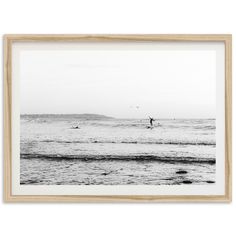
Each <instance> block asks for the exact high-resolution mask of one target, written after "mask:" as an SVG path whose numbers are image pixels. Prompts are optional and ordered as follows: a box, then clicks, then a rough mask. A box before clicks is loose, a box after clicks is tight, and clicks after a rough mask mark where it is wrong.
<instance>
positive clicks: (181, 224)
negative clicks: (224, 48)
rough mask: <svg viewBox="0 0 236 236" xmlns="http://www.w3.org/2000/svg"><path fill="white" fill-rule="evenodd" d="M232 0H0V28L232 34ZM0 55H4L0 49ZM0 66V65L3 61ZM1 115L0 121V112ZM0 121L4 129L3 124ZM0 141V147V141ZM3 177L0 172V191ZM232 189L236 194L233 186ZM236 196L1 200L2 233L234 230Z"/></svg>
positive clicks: (211, 232) (216, 232)
mask: <svg viewBox="0 0 236 236" xmlns="http://www.w3.org/2000/svg"><path fill="white" fill-rule="evenodd" d="M234 2H235V1H234V0H231V1H229V0H224V1H223V0H221V1H217V0H214V1H213V0H212V1H211V0H198V1H189V0H178V1H176V0H172V1H170V0H165V1H160V0H153V1H149V0H143V1H138V0H134V1H131V0H130V1H129V0H117V1H112V0H99V1H97V0H94V1H91V0H86V1H82V0H81V1H80V0H75V1H70V0H62V1H58V0H56V1H53V0H40V1H32V0H21V1H18V0H14V1H13V0H1V1H0V33H1V35H2V34H6V33H32V34H33V33H159V34H160V33H231V34H233V35H234V34H235V33H236V28H235V21H236V15H235V9H236V6H234V5H236V3H235V4H234ZM1 40H2V38H1ZM234 41H235V40H234ZM234 52H235V49H234ZM233 55H234V53H233ZM0 58H1V59H0V60H2V57H0ZM0 66H1V68H2V61H1V62H0ZM1 85H2V80H1ZM234 87H235V83H234ZM1 92H2V90H1ZM1 97H2V96H1ZM233 104H234V107H235V104H236V102H235V101H233ZM1 106H2V103H1ZM0 119H1V122H2V116H1V117H0ZM0 127H1V129H2V125H1V126H0ZM234 130H235V127H234ZM0 145H1V150H2V142H1V144H0ZM234 163H235V162H233V164H234ZM2 164H3V163H2V162H1V168H0V171H1V174H0V175H1V176H2V169H3V165H2ZM234 166H235V164H234ZM234 169H235V168H234ZM233 181H234V180H233ZM2 184H3V181H2V180H1V181H0V185H1V186H0V189H1V191H2V189H3V187H2ZM233 194H234V195H235V191H234V188H233ZM1 198H2V192H1ZM234 201H235V199H234V198H233V203H231V204H202V203H198V204H192V203H191V204H190V203H188V204H183V203H182V204H173V203H172V204H5V203H3V202H2V200H1V201H0V204H1V205H0V234H1V235H4V236H5V235H9V236H11V235H19V236H20V235H24V236H28V235H36V236H37V235H40V236H41V235H57V236H59V235H103V236H105V235H181V236H184V235H193V236H195V235H198V236H199V235H222V234H224V235H235V232H236V227H235V218H236V217H235V216H236V203H235V202H234Z"/></svg>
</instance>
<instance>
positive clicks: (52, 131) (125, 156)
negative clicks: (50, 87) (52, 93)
mask: <svg viewBox="0 0 236 236" xmlns="http://www.w3.org/2000/svg"><path fill="white" fill-rule="evenodd" d="M215 147H216V140H215V119H160V120H156V121H155V122H154V126H153V127H150V125H149V120H148V119H114V118H109V117H104V116H97V115H90V114H88V115H86V114H85V115H82V116H81V115H21V132H20V151H21V172H20V180H21V184H38V185H45V184H51V185H61V184H64V185H91V184H94V185H101V184H104V185H124V184H140V185H141V184H150V185H160V184H164V185H175V184H214V182H215V162H216V159H215V155H216V153H215V151H216V148H215Z"/></svg>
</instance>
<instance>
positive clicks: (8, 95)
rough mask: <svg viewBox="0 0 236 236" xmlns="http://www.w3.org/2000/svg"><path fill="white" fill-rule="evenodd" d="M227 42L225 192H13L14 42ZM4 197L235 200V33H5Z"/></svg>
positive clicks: (32, 199) (28, 199) (19, 199)
mask: <svg viewBox="0 0 236 236" xmlns="http://www.w3.org/2000/svg"><path fill="white" fill-rule="evenodd" d="M43 41H46V42H81V41H85V42H120V41H125V42H128V41H130V42H131V43H132V42H137V41H154V42H155V41H176V42H219V41H221V42H224V43H225V195H220V196H219V195H191V196H189V195H155V196H153V195H152V196H148V195H142V196H141V195H132V196H131V195H122V196H121V195H119V196H118V195H109V196H91V195H89V196H82V195H34V196H33V195H27V196H26V195H15V196H14V195H12V191H11V190H12V169H11V168H12V164H11V163H12V122H11V119H12V113H11V111H12V65H11V60H12V43H13V42H43ZM4 200H5V202H231V201H232V36H231V35H229V34H215V35H202V34H198V35H192V34H188V35H184V34H178V35H169V34H166V35H29V34H28V35H24V34H21V35H17V34H11V35H5V36H4Z"/></svg>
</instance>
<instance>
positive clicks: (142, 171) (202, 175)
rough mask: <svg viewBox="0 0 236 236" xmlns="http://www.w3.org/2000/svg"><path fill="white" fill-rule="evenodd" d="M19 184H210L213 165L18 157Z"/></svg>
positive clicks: (213, 180) (211, 182) (212, 177)
mask: <svg viewBox="0 0 236 236" xmlns="http://www.w3.org/2000/svg"><path fill="white" fill-rule="evenodd" d="M20 183H21V184H28V185H181V184H192V185H202V184H209V185H210V184H214V183H215V164H214V163H196V162H188V163H183V162H166V161H155V160H154V161H153V160H151V161H150V160H148V161H147V160H141V161H140V160H138V161H137V160H129V161H127V160H112V159H109V160H85V159H58V160H57V159H56V158H42V157H41V158H37V157H36V158H30V159H29V158H27V157H24V156H21V175H20Z"/></svg>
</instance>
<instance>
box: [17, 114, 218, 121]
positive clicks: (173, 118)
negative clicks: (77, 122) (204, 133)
mask: <svg viewBox="0 0 236 236" xmlns="http://www.w3.org/2000/svg"><path fill="white" fill-rule="evenodd" d="M23 115H97V116H105V117H107V118H112V119H147V118H148V117H149V116H148V115H147V116H146V117H147V118H144V117H139V118H127V117H122V118H117V117H114V116H109V115H101V114H97V113H22V114H21V113H20V116H23ZM151 117H152V116H151ZM154 118H155V117H154ZM156 119H157V120H160V119H172V120H175V119H206V120H210V119H216V118H215V117H208V118H199V117H191V118H186V117H160V118H156Z"/></svg>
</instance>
